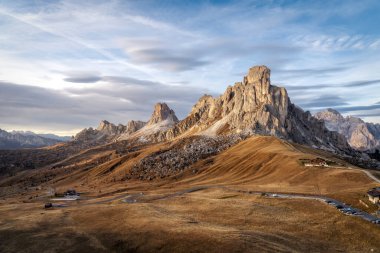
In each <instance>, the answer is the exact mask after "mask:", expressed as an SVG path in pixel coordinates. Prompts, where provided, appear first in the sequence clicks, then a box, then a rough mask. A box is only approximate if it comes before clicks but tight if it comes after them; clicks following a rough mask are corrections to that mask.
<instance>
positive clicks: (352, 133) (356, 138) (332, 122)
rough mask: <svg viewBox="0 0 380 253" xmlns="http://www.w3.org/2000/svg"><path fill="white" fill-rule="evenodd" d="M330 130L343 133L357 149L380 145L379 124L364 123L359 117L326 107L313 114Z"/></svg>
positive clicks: (370, 148) (368, 148) (372, 147)
mask: <svg viewBox="0 0 380 253" xmlns="http://www.w3.org/2000/svg"><path fill="white" fill-rule="evenodd" d="M315 117H316V118H318V119H320V120H323V121H324V122H325V125H326V127H327V128H328V129H329V130H330V131H336V132H338V133H340V134H342V135H344V136H345V137H346V139H347V141H348V143H349V144H350V146H351V147H352V148H354V149H357V150H372V149H374V148H377V147H379V146H380V124H372V123H366V122H364V121H363V120H361V119H360V118H356V117H352V116H347V117H343V116H342V115H341V114H340V113H339V112H338V111H336V110H333V109H330V108H329V109H326V110H324V111H321V112H318V113H316V114H315Z"/></svg>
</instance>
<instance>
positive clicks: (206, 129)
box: [153, 66, 350, 151]
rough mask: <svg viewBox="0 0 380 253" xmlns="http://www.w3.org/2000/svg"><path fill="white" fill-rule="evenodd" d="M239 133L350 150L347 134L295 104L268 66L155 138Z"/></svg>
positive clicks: (206, 97) (202, 100)
mask: <svg viewBox="0 0 380 253" xmlns="http://www.w3.org/2000/svg"><path fill="white" fill-rule="evenodd" d="M238 133H249V134H262V135H273V136H277V137H280V138H283V139H286V140H290V141H293V142H296V143H300V144H306V145H309V146H312V147H318V148H323V149H326V150H332V151H337V150H349V149H350V147H349V146H348V144H347V142H346V140H345V138H344V136H342V135H340V134H338V133H335V132H331V131H329V130H328V129H327V128H326V127H325V126H324V123H323V122H322V121H320V120H318V119H316V118H314V117H313V116H312V115H311V114H310V112H304V111H303V110H302V109H301V108H299V107H297V106H296V105H294V104H292V103H291V101H290V99H289V97H288V93H287V91H286V89H285V88H282V87H277V86H274V85H271V82H270V69H269V68H267V67H266V66H256V67H252V68H250V69H249V72H248V74H247V76H245V77H244V79H243V81H242V82H237V83H235V85H234V86H229V87H228V88H227V89H226V91H225V92H224V93H223V94H222V95H221V96H219V97H217V98H213V97H212V96H209V95H204V96H203V97H201V98H200V99H199V101H198V102H197V103H196V104H195V105H194V106H193V108H192V111H191V112H190V114H189V115H188V116H187V117H186V118H185V119H183V120H181V121H180V122H178V124H176V125H175V126H174V127H173V128H171V129H168V130H167V131H165V132H159V133H157V134H156V135H155V136H154V138H153V139H155V140H156V141H162V140H171V139H174V138H177V137H179V136H188V135H192V134H196V135H207V136H217V135H228V134H238Z"/></svg>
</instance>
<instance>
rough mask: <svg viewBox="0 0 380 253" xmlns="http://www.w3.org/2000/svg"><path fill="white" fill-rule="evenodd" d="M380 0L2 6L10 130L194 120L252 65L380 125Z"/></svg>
mask: <svg viewBox="0 0 380 253" xmlns="http://www.w3.org/2000/svg"><path fill="white" fill-rule="evenodd" d="M378 13H380V1H375V0H372V1H371V0H364V1H349V0H346V1H144V0H142V1H42V0H39V1H37V0H35V1H27V0H25V1H17V0H16V1H1V0H0V29H1V31H2V32H1V33H0V108H1V110H0V128H2V129H7V130H13V129H16V130H33V131H36V132H53V133H58V134H74V133H75V132H77V131H79V130H80V129H82V128H84V127H88V126H96V125H97V124H98V122H99V121H100V120H101V119H107V120H109V121H111V122H114V123H126V122H127V121H128V120H131V119H139V120H147V119H148V118H149V116H150V114H151V112H152V108H153V105H154V104H155V103H156V102H167V103H168V104H169V106H171V107H172V108H173V109H174V110H175V111H176V113H177V115H178V116H179V117H180V118H184V117H185V116H186V115H187V113H188V112H189V111H190V110H191V106H192V105H193V104H194V103H195V102H196V101H197V99H198V98H199V97H200V96H201V95H203V94H205V93H207V94H212V95H215V96H216V95H219V94H220V93H222V92H223V91H224V90H225V89H226V87H227V86H228V85H233V84H234V83H235V82H238V81H241V80H242V79H243V76H244V75H245V74H246V72H247V70H248V68H249V67H251V66H254V65H267V66H268V67H270V68H271V70H272V84H274V85H279V86H284V87H286V88H287V89H288V91H289V94H290V97H291V100H292V102H294V103H295V104H297V105H299V106H300V107H302V108H304V109H305V110H311V111H312V112H314V111H317V110H321V109H323V108H327V107H332V108H335V109H337V110H339V111H341V112H342V113H344V114H345V115H357V116H359V117H362V118H363V119H365V120H367V121H371V122H377V123H380V92H379V87H380V71H379V70H380V29H379V27H378V26H379V25H378V24H380V15H378Z"/></svg>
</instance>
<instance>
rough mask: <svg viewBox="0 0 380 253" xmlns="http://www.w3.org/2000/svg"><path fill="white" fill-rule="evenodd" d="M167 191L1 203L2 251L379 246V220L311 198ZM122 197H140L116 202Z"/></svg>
mask: <svg viewBox="0 0 380 253" xmlns="http://www.w3.org/2000/svg"><path fill="white" fill-rule="evenodd" d="M167 193H168V192H167ZM167 193H165V191H160V192H159V193H157V192H156V191H146V192H143V193H142V194H141V193H140V192H134V193H131V194H130V195H129V194H128V195H126V193H119V194H116V195H109V196H104V197H102V198H95V199H92V200H79V201H76V202H70V203H69V204H68V207H64V208H53V209H51V210H49V209H46V210H45V209H43V208H42V205H43V201H36V202H32V203H22V204H21V203H17V202H15V203H2V204H1V205H0V213H1V219H0V238H1V239H0V241H1V244H0V252H110V251H113V252H379V250H380V240H378V239H379V238H380V228H379V227H378V226H376V225H374V224H371V223H370V222H367V221H364V220H361V219H360V218H358V217H352V216H345V215H343V214H341V213H339V212H338V211H337V210H336V209H335V208H333V207H331V206H328V205H327V204H324V203H321V202H320V201H317V200H303V199H275V198H267V197H265V196H259V195H253V194H246V193H243V192H236V191H231V190H228V189H224V188H210V189H203V190H202V189H199V190H198V191H193V192H188V193H186V194H181V195H179V194H178V195H176V196H171V197H169V198H161V196H167ZM115 196H116V198H115ZM128 196H141V197H139V198H137V199H138V201H137V202H136V203H135V202H130V203H128V201H122V200H123V199H124V200H125V199H128ZM84 198H85V196H84ZM143 200H145V201H143ZM140 201H141V202H142V203H140Z"/></svg>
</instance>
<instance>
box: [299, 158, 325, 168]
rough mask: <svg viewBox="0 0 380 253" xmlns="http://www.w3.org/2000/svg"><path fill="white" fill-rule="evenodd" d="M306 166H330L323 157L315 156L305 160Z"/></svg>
mask: <svg viewBox="0 0 380 253" xmlns="http://www.w3.org/2000/svg"><path fill="white" fill-rule="evenodd" d="M304 166H306V167H314V166H316V167H328V166H329V165H328V164H327V161H326V160H324V159H322V158H319V157H318V158H315V159H311V160H307V159H306V160H304Z"/></svg>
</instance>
